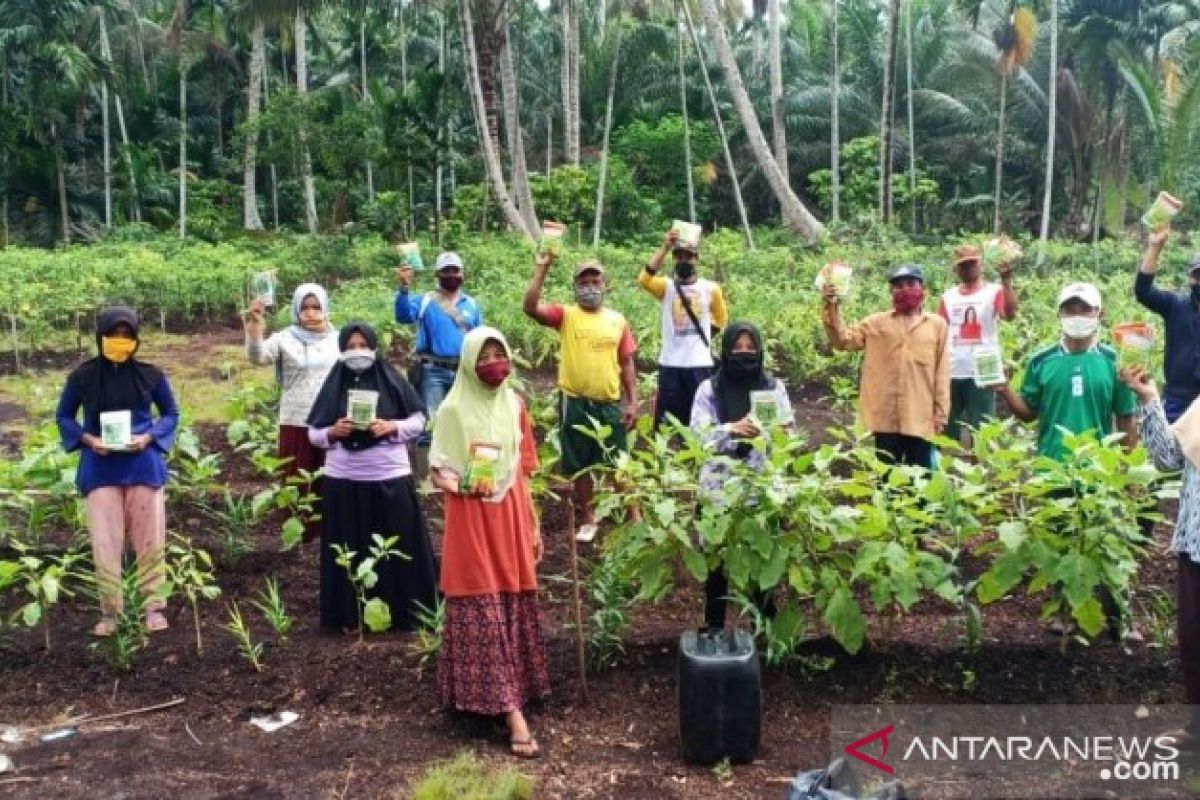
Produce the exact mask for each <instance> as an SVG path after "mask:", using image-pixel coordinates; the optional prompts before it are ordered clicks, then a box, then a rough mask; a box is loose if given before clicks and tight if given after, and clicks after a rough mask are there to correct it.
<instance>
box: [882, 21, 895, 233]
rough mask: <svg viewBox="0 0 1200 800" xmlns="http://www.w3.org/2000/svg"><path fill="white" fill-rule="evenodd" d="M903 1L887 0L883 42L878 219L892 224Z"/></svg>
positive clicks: (886, 223)
mask: <svg viewBox="0 0 1200 800" xmlns="http://www.w3.org/2000/svg"><path fill="white" fill-rule="evenodd" d="M899 15H900V0H888V5H887V28H886V31H885V33H884V38H883V101H882V102H881V103H880V117H879V217H880V219H882V220H883V224H885V225H890V224H891V222H892V148H893V146H894V142H893V138H894V137H893V126H894V124H895V102H896V28H897V23H898V22H899Z"/></svg>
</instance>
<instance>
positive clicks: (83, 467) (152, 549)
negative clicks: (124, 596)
mask: <svg viewBox="0 0 1200 800" xmlns="http://www.w3.org/2000/svg"><path fill="white" fill-rule="evenodd" d="M138 344H139V343H138V317H137V314H136V313H135V312H134V311H133V310H132V309H129V308H126V307H124V306H113V307H111V308H106V309H104V310H103V311H102V312H101V313H100V315H99V317H98V319H97V324H96V348H97V349H98V350H99V351H100V355H98V356H96V357H95V358H92V359H89V360H87V361H85V362H83V363H82V364H80V365H79V366H78V367H76V368H75V370H74V371H73V372H71V374H70V375H69V376H68V377H67V384H66V386H65V387H64V388H63V392H62V395H61V396H60V397H59V400H58V409H57V410H56V411H55V414H54V416H55V420H56V421H57V423H58V430H59V435H60V436H61V437H62V443H63V447H64V448H66V449H67V450H68V451H75V450H79V451H80V452H81V455H80V458H79V468H78V470H77V471H76V473H75V485H76V486H77V487H78V488H79V492H80V493H81V494H82V495H83V496H84V497H85V498H86V506H87V517H88V529H89V532H90V534H91V540H92V559H93V561H94V563H95V568H96V584H97V587H98V589H99V594H100V609H101V614H102V616H101V618H100V621H99V622H98V623H96V627H95V628H93V630H92V632H93V633H94V634H95V635H97V636H111V635H112V634H113V633H114V632H115V631H116V628H117V619H118V615H119V614H120V612H121V588H120V587H121V559H122V557H123V556H124V552H125V538H126V536H127V535H128V537H129V540H130V542H131V544H132V545H133V550H134V552H135V553H137V561H138V567H137V568H138V571H139V574H140V575H141V576H142V580H141V591H142V594H143V596H144V597H145V598H146V605H145V608H144V613H145V618H144V621H145V625H146V628H147V629H148V630H151V631H160V630H164V629H165V628H166V627H167V618H166V617H165V616H163V613H162V610H163V607H164V606H165V605H166V598H164V597H160V596H158V592H159V589H160V588H161V587H162V583H163V574H162V552H163V547H164V545H165V543H166V536H167V513H166V503H165V501H164V498H163V485H164V484H165V483H166V482H167V462H166V454H167V452H168V451H169V450H170V449H171V445H172V444H173V443H174V441H175V428H176V427H177V426H178V424H179V409H178V407H177V406H176V405H175V397H174V395H173V394H172V393H171V387H170V384H168V383H167V379H166V376H164V375H163V373H162V370H160V369H159V368H158V367H155V366H153V365H151V364H147V363H145V362H143V361H139V360H137V359H136V358H134V355H135V354H136V353H137V350H138ZM81 407H82V408H83V422H82V424H81V423H80V422H79V419H78V415H79V409H80V408H81ZM155 409H157V411H158V417H157V418H155V417H154V413H153V412H154V410H155ZM102 422H103V423H105V424H106V427H107V432H108V434H109V435H108V436H107V437H106V436H105V435H104V433H105V431H104V430H103V429H102V426H101V423H102ZM106 440H107V441H106Z"/></svg>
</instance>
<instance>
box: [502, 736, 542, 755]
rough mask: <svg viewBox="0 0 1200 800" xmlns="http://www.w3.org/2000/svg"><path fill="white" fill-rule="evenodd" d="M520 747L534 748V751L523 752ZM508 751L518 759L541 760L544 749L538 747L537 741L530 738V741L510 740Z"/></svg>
mask: <svg viewBox="0 0 1200 800" xmlns="http://www.w3.org/2000/svg"><path fill="white" fill-rule="evenodd" d="M518 747H532V748H533V750H531V751H528V752H521V751H520V750H518V749H517V748H518ZM508 749H509V750H510V751H511V752H512V754H513V755H514V756H516V757H517V758H541V755H542V748H540V747H538V743H537V739H535V738H533V737H532V736H530V737H529V738H528V739H509V740H508Z"/></svg>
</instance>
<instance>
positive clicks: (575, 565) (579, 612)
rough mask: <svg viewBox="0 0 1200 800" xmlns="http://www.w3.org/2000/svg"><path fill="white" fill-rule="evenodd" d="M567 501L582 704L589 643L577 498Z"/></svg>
mask: <svg viewBox="0 0 1200 800" xmlns="http://www.w3.org/2000/svg"><path fill="white" fill-rule="evenodd" d="M567 497H568V499H567V538H568V541H570V543H571V594H572V596H573V605H574V607H575V608H574V610H575V644H576V651H577V653H578V656H579V699H580V702H582V703H587V701H588V685H587V643H586V641H585V640H584V631H583V601H582V600H581V599H580V590H579V546H578V543H577V542H576V541H575V498H574V497H572V496H571V495H569V494H568V496H567Z"/></svg>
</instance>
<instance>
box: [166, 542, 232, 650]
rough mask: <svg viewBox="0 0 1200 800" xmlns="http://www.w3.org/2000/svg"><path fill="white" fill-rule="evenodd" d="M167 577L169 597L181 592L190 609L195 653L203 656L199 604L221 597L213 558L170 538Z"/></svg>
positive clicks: (200, 550)
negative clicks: (202, 601)
mask: <svg viewBox="0 0 1200 800" xmlns="http://www.w3.org/2000/svg"><path fill="white" fill-rule="evenodd" d="M165 568H166V577H167V583H166V585H167V591H168V593H174V592H182V593H183V595H184V597H186V598H187V600H188V604H189V605H190V606H191V607H192V623H193V625H194V626H195V629H196V652H197V653H203V652H204V641H203V639H202V638H201V635H200V600H201V599H204V600H215V599H217V598H218V597H220V596H221V587H220V586H218V585H217V582H216V578H215V576H214V574H213V563H212V556H210V555H209V554H208V551H207V550H202V549H200V548H195V547H192V543H191V542H190V541H189V540H187V539H185V538H184V537H182V536H179V535H178V534H175V535H173V536H172V541H171V542H170V543H169V544H168V545H167V551H166V561H165Z"/></svg>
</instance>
